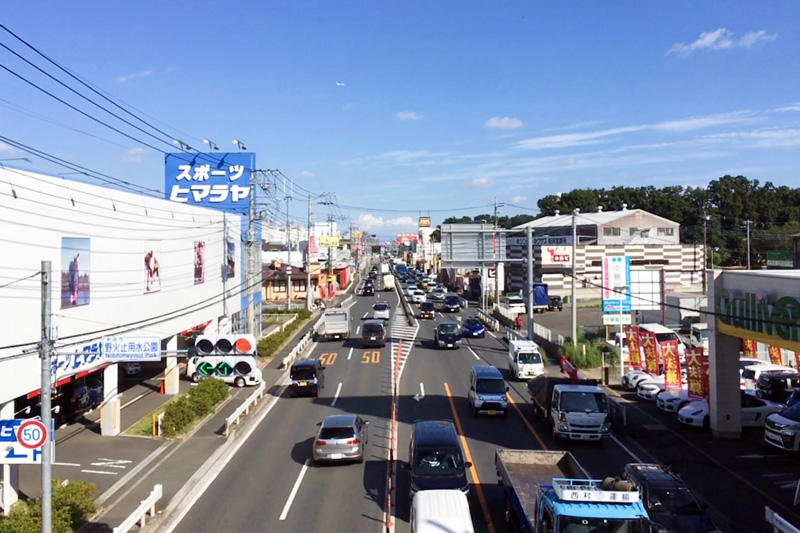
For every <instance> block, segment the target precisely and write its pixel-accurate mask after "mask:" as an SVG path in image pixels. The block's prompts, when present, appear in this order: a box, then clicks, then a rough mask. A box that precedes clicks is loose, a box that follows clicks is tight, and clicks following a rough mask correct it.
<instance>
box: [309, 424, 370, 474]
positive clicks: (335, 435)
mask: <svg viewBox="0 0 800 533" xmlns="http://www.w3.org/2000/svg"><path fill="white" fill-rule="evenodd" d="M368 426H369V422H368V421H366V420H364V419H363V418H361V417H360V416H356V415H329V416H326V417H325V418H323V419H322V422H320V423H319V431H318V432H317V438H316V439H314V446H312V448H311V458H312V459H313V460H314V462H315V463H321V462H323V461H325V462H330V461H356V462H359V463H361V462H364V450H365V448H366V446H367V442H368V438H369V435H368V431H367V428H368Z"/></svg>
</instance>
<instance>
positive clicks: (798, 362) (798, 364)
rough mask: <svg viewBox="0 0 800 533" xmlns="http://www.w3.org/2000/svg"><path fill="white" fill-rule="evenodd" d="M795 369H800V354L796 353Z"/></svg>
mask: <svg viewBox="0 0 800 533" xmlns="http://www.w3.org/2000/svg"><path fill="white" fill-rule="evenodd" d="M794 367H795V368H800V352H794Z"/></svg>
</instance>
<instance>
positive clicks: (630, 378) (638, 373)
mask: <svg viewBox="0 0 800 533" xmlns="http://www.w3.org/2000/svg"><path fill="white" fill-rule="evenodd" d="M654 377H655V376H654V375H653V374H650V373H649V372H645V371H644V370H641V369H634V370H629V371H628V372H626V373H625V375H624V376H622V388H623V389H625V390H636V385H638V384H639V382H640V381H643V380H645V379H652V378H654Z"/></svg>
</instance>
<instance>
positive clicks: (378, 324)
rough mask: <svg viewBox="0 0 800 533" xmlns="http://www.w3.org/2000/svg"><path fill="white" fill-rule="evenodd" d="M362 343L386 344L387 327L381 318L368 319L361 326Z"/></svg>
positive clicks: (365, 344)
mask: <svg viewBox="0 0 800 533" xmlns="http://www.w3.org/2000/svg"><path fill="white" fill-rule="evenodd" d="M361 345H362V346H364V347H368V346H380V347H383V346H386V329H385V328H384V327H383V322H382V321H380V320H374V319H373V320H367V321H365V322H364V324H363V325H362V326H361Z"/></svg>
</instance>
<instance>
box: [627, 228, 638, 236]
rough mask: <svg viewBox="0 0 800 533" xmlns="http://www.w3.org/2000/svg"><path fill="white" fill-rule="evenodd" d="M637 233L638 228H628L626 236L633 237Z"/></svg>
mask: <svg viewBox="0 0 800 533" xmlns="http://www.w3.org/2000/svg"><path fill="white" fill-rule="evenodd" d="M637 233H639V228H628V235H630V236H634V235H636V234H637Z"/></svg>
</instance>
